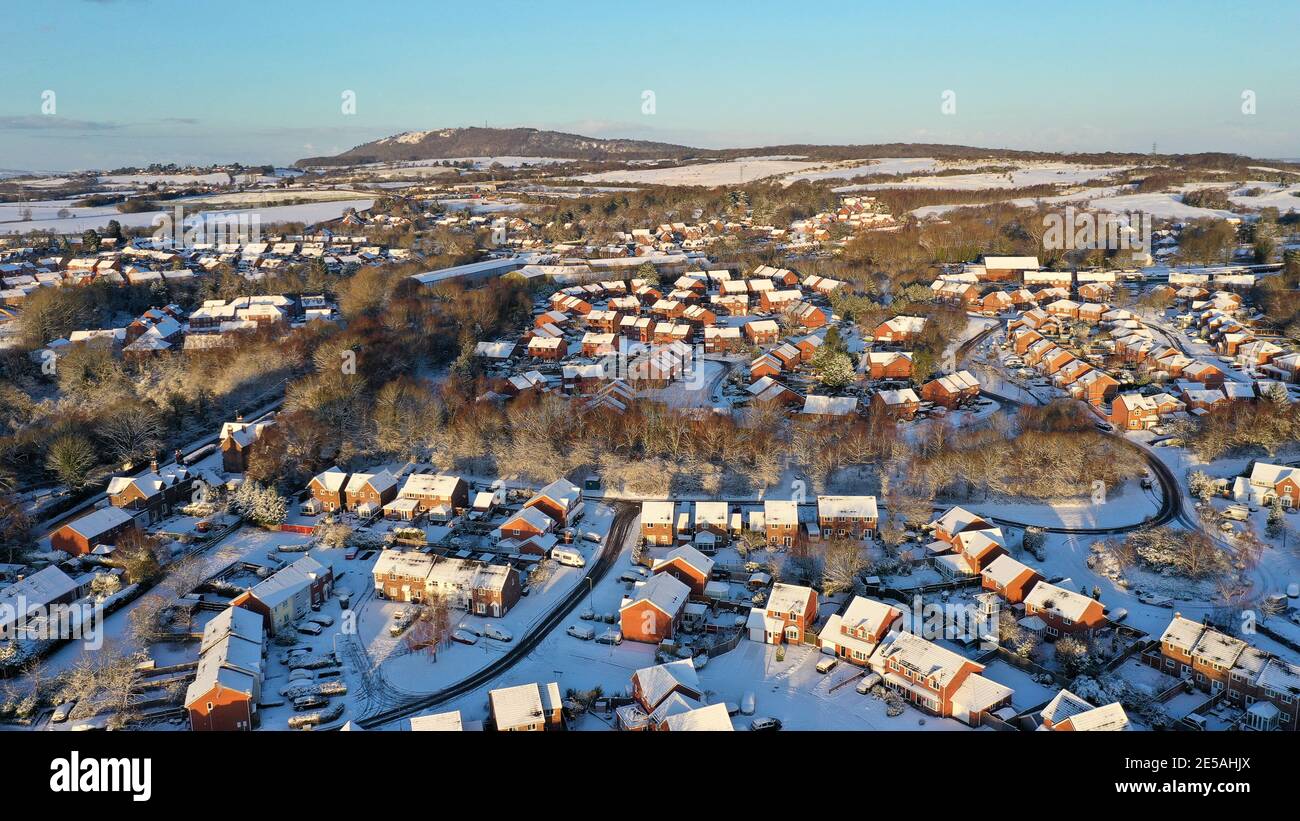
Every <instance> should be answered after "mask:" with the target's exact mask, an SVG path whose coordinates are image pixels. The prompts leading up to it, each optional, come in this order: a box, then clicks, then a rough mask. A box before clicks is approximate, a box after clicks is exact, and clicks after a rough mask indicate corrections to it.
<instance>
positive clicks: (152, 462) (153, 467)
mask: <svg viewBox="0 0 1300 821" xmlns="http://www.w3.org/2000/svg"><path fill="white" fill-rule="evenodd" d="M149 470H151V471H153V472H154V473H157V472H158V457H157V456H155V457H154V458H152V459H150V460H149Z"/></svg>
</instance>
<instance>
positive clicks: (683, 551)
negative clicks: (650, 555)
mask: <svg viewBox="0 0 1300 821" xmlns="http://www.w3.org/2000/svg"><path fill="white" fill-rule="evenodd" d="M672 561H679V562H682V563H684V564H686V565H689V566H690V567H693V568H695V569H696V570H698V571H700V573H701V574H702V575H703V576H704V578H706V579H707V578H708V577H709V574H710V573H712V572H713V559H710V558H709V557H708V556H705V555H704V554H703V553H701V552H700V551H698V550H696V549H695V548H693V547H691V546H690V545H688V544H684V545H681V546H680V547H675V548H673V549H672V550H671V551H669V552H668V554H667V555H666V556H664V557H663V558H662V559H658V560H656V561H655V563H654V567H655V569H658V568H659V567H661V566H663V565H666V564H668V563H669V562H672Z"/></svg>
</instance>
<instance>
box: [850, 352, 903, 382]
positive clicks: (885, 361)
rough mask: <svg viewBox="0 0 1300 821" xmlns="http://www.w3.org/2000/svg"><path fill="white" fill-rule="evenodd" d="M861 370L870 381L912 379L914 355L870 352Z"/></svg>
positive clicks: (861, 364)
mask: <svg viewBox="0 0 1300 821" xmlns="http://www.w3.org/2000/svg"><path fill="white" fill-rule="evenodd" d="M860 368H861V370H863V371H864V372H865V373H866V375H867V378H869V379H911V378H912V354H911V353H902V352H898V351H868V352H867V353H866V354H864V355H863V357H862V360H861V363H860Z"/></svg>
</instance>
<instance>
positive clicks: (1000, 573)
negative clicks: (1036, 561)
mask: <svg viewBox="0 0 1300 821" xmlns="http://www.w3.org/2000/svg"><path fill="white" fill-rule="evenodd" d="M980 577H981V579H982V582H981V586H982V587H983V588H984V589H985V590H992V591H995V592H996V593H998V595H1000V596H1002V598H1004V599H1006V600H1007V602H1008V603H1010V604H1018V603H1019V602H1022V601H1024V600H1025V595H1026V594H1027V593H1028V592H1029V590H1030V589H1031V588H1032V587H1033V586H1034V585H1035V584H1037V583H1038V582H1039V581H1040V580H1041V579H1042V576H1040V575H1039V574H1038V571H1037V570H1034V569H1033V568H1032V567H1030V566H1029V565H1027V564H1022V563H1020V562H1018V561H1016V560H1015V559H1013V558H1011V557H1010V556H1008V555H1007V554H1005V553H1003V554H1002V555H1000V556H998V557H997V558H995V559H994V560H993V561H991V562H989V563H988V565H986V566H985V567H984V569H983V570H981V571H980Z"/></svg>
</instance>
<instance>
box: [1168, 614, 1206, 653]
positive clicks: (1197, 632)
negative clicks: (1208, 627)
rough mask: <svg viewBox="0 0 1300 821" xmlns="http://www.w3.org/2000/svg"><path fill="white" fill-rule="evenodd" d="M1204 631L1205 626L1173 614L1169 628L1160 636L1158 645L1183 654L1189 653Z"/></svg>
mask: <svg viewBox="0 0 1300 821" xmlns="http://www.w3.org/2000/svg"><path fill="white" fill-rule="evenodd" d="M1204 630H1205V625H1203V624H1201V623H1200V622H1198V621H1192V620H1191V619H1187V618H1183V617H1182V616H1180V615H1177V614H1175V615H1174V617H1173V619H1172V620H1170V622H1169V626H1168V627H1166V628H1165V632H1164V633H1162V634H1161V636H1160V643H1161V644H1169V645H1172V646H1174V647H1176V648H1177V649H1179V650H1182V651H1183V652H1184V653H1191V652H1192V648H1193V647H1195V646H1196V642H1197V640H1198V639H1200V637H1201V633H1202V632H1203V631H1204Z"/></svg>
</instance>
